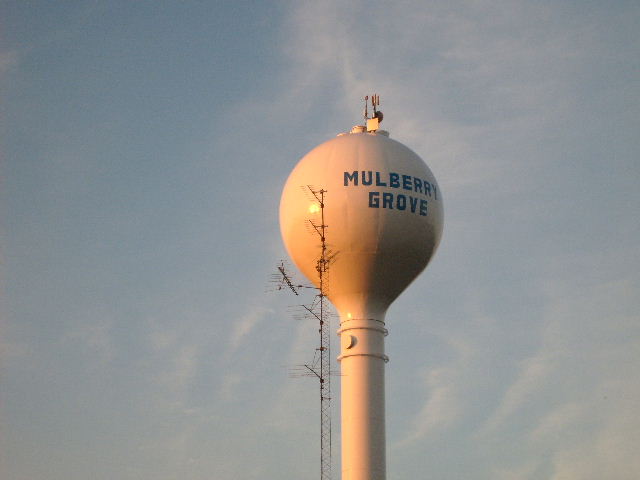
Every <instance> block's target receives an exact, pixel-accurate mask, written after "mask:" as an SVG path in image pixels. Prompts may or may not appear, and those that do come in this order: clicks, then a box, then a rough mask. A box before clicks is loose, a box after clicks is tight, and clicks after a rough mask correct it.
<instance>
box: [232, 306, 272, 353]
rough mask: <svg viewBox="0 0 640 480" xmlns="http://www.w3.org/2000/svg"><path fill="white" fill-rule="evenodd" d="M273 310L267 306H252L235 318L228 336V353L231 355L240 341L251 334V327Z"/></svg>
mask: <svg viewBox="0 0 640 480" xmlns="http://www.w3.org/2000/svg"><path fill="white" fill-rule="evenodd" d="M272 311H273V310H272V309H270V308H267V307H261V306H257V307H252V308H251V309H249V311H248V312H247V313H245V314H244V315H243V316H242V317H240V318H239V319H238V320H236V322H235V324H234V326H233V330H232V331H231V336H230V337H229V349H228V351H227V354H228V355H233V353H235V351H236V350H237V349H238V348H239V347H240V345H241V344H242V342H243V341H244V340H245V339H246V338H247V337H248V336H249V335H250V334H251V332H252V331H253V329H254V328H255V327H256V325H258V323H260V322H261V321H262V320H263V319H264V318H265V316H266V315H267V314H268V313H270V312H272Z"/></svg>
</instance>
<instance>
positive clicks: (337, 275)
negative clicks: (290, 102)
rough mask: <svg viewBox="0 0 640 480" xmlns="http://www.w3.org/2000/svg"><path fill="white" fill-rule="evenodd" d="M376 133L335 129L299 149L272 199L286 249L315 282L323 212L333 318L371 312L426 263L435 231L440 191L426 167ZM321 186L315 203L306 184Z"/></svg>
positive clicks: (438, 230) (381, 310) (438, 231)
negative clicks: (299, 154) (301, 152)
mask: <svg viewBox="0 0 640 480" xmlns="http://www.w3.org/2000/svg"><path fill="white" fill-rule="evenodd" d="M384 133H386V132H377V133H376V132H372V133H364V132H363V133H350V134H342V135H339V136H338V137H336V138H334V139H332V140H329V141H327V142H325V143H323V144H321V145H319V146H317V147H316V148H314V149H313V150H311V151H310V152H309V153H308V154H307V155H305V156H304V157H303V158H302V159H301V160H300V161H299V163H298V164H297V165H296V167H295V168H294V170H293V171H292V172H291V174H290V176H289V178H288V180H287V182H286V184H285V187H284V190H283V192H282V198H281V201H280V229H281V233H282V237H283V239H284V243H285V246H286V248H287V250H288V252H289V255H290V256H291V258H292V259H293V261H294V262H295V264H296V265H297V266H298V268H299V269H300V270H301V271H302V272H303V273H304V274H305V276H307V278H309V279H310V280H311V281H313V282H314V283H317V279H318V275H317V270H316V268H317V261H318V258H319V255H320V239H319V237H318V235H317V234H316V233H315V232H314V231H313V226H312V225H311V223H310V222H313V223H315V224H316V225H320V224H321V223H322V220H321V215H322V214H324V224H325V225H326V226H327V227H326V243H327V246H328V249H329V251H330V255H331V264H330V267H329V273H328V285H327V289H326V290H327V296H328V297H329V300H331V302H332V303H333V304H334V305H335V307H336V308H337V310H338V312H339V313H340V316H341V318H343V319H344V318H347V317H348V318H352V317H354V318H371V317H373V318H378V319H380V320H382V318H384V314H385V312H386V310H387V308H388V307H389V305H390V304H391V302H393V301H394V300H395V299H396V298H397V297H398V295H400V293H401V292H402V291H403V290H404V289H405V288H406V287H407V286H408V285H409V284H410V283H411V282H412V281H413V279H414V278H415V277H416V276H417V275H418V274H419V273H420V272H421V271H422V270H424V268H425V267H426V266H427V264H428V263H429V261H430V259H431V258H432V256H433V254H434V252H435V250H436V248H437V247H438V244H439V243H440V238H441V235H442V227H443V207H442V193H441V192H440V189H439V187H438V184H437V182H436V179H435V178H434V176H433V174H432V173H431V170H429V167H427V165H426V164H425V163H424V162H423V161H422V159H421V158H420V157H419V156H418V155H416V153H414V152H413V151H412V150H410V149H409V148H407V147H406V146H404V145H403V144H401V143H399V142H397V141H395V140H393V139H391V138H389V137H388V136H387V135H385V134H384ZM308 187H311V188H312V189H316V190H320V189H322V190H325V191H326V193H325V194H324V195H325V196H324V209H320V208H319V205H318V202H317V200H316V199H315V197H314V196H313V195H312V193H311V191H310V189H309V188H308Z"/></svg>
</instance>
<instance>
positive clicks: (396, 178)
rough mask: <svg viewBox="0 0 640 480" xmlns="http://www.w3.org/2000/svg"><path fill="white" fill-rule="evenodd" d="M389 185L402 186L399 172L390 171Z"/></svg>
mask: <svg viewBox="0 0 640 480" xmlns="http://www.w3.org/2000/svg"><path fill="white" fill-rule="evenodd" d="M389 186H390V187H393V188H398V187H400V175H398V174H397V173H393V172H390V173H389Z"/></svg>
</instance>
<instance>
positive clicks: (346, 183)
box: [344, 171, 358, 187]
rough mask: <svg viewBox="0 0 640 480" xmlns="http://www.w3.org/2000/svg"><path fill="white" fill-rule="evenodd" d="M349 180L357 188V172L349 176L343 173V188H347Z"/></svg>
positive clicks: (347, 173)
mask: <svg viewBox="0 0 640 480" xmlns="http://www.w3.org/2000/svg"><path fill="white" fill-rule="evenodd" d="M349 180H351V181H352V182H353V184H354V185H356V186H357V185H358V172H357V171H355V172H353V173H352V174H351V175H349V172H344V186H345V187H347V186H349Z"/></svg>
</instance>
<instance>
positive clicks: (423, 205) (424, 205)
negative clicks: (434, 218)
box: [420, 200, 427, 217]
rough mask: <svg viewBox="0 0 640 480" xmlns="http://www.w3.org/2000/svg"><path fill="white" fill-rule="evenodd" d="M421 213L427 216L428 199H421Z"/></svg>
mask: <svg viewBox="0 0 640 480" xmlns="http://www.w3.org/2000/svg"><path fill="white" fill-rule="evenodd" d="M420 215H422V216H423V217H426V216H427V201H426V200H420Z"/></svg>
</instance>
